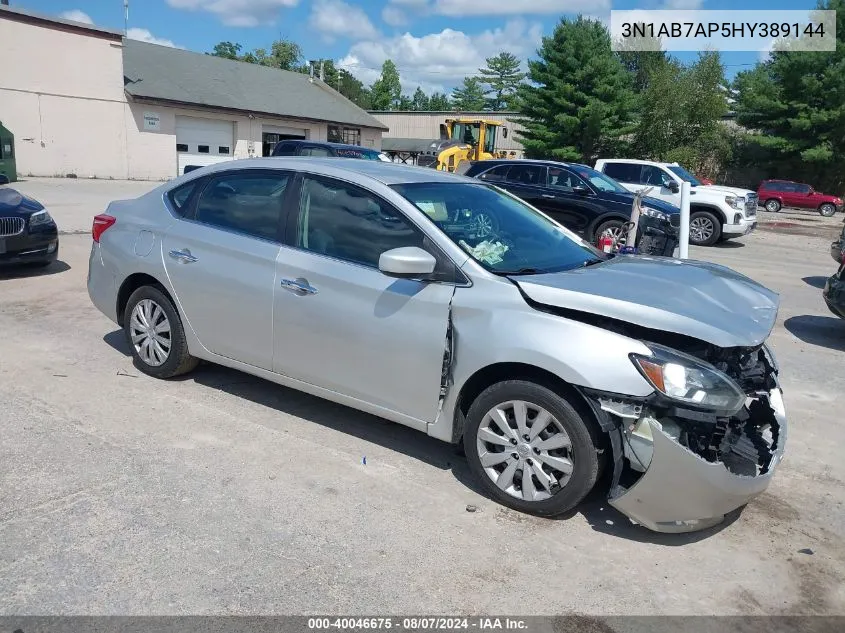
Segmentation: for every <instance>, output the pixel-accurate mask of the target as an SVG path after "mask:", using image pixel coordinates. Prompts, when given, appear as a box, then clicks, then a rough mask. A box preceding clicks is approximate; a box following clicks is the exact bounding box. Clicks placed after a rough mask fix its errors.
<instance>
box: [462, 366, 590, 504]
mask: <svg viewBox="0 0 845 633" xmlns="http://www.w3.org/2000/svg"><path fill="white" fill-rule="evenodd" d="M519 402H521V403H523V404H525V406H526V410H527V412H528V415H527V416H526V418H525V420H526V422H525V424H526V428H524V429H523V430H527V433H525V435H529V436H530V434H532V430H533V427H532V426H527V422H531V421H533V422H534V423H536V421H537V419H538V418H539V416H540V415H541V413H540V412H545V413H548V414H549V415H550V417H549V418H548V422H547V423H546V424H545V425H543V428H541V429H539V431H536V436H535V438H534V439H533V440H530V441H525V440H524V435H523V437H522V438H520V439H519V440H517V439H516V438H519V428H518V427H519V425H518V424H517V422H516V421H515V420H516V417H517V416H516V415H515V411H516V409H517V406H518V405H516V403H519ZM497 409H500V410H502V411H505V412H510V413H513V414H514V415H512V416H511V415H507V416H506V419H507V420H509V424H508V425H507V426H508V429H509V430H506V429H504V428H502V427H501V426H498V425H496V424H495V422H493V420H494V418H493V417H492V416H490V415H488V414H490V413H491V412H494V411H496V410H497ZM561 431H562V432H561ZM491 438H492V439H493V440H494V442H489V441H485V440H487V439H491ZM514 442H516V444H514ZM555 442H559V444H556V443H555ZM543 443H547V446H546V447H545V448H543V450H541V447H542V444H543ZM463 444H464V451H465V453H466V456H467V461H468V463H469V467H470V470H471V471H472V473H473V475H474V476H475V477H476V478H477V479H478V481H479V483H480V484H481V486H482V487H483V488H484V490H485V491H486V492H487V493H488V494H489V495H490V496H491V497H492V498H493V499H495V500H496V501H497V502H498V503H501V504H502V505H504V506H507V507H509V508H513V509H514V510H519V511H520V512H526V513H528V514H534V515H537V516H543V517H553V516H558V515H561V514H564V513H566V512H568V511H569V510H571V509H573V508H574V507H576V506H577V505H578V504H579V503H580V502H581V501H582V500H583V499H584V497H586V496H587V494H589V492H590V491H591V490H592V489H593V486H594V485H595V483H596V480H597V479H598V476H599V472H600V463H599V453H598V450H599V446H600V445H601V442H600V435H599V431H598V430H597V428H596V427H595V425H593V424H592V423H591V422H590V421H585V419H584V418H583V417H582V416H581V414H580V413H578V411H577V410H576V409H575V408H574V407H573V406H572V405H571V404H570V403H569V402H568V401H567V400H566V398H564V397H562V396H560V395H558V394H557V393H555V392H554V391H552V390H550V389H548V388H546V387H543V386H540V385H538V384H535V383H532V382H527V381H522V380H509V381H505V382H500V383H497V384H495V385H492V386H491V387H488V388H487V389H486V390H485V391H483V392H482V393H481V395H479V396H478V397H477V398H476V399H475V401H474V402H473V403H472V405H471V406H470V409H469V412H468V413H467V417H466V425H465V427H464V437H463ZM538 451H540V452H539V453H538ZM567 462H568V465H566V464H567ZM564 465H566V468H568V469H569V470H570V472H569V473H568V474H567V473H565V472H564V471H561V470H557V468H558V467H563V466H564ZM528 468H530V469H531V471H530V472H531V474H530V475H529V476H528V477H527V478H526V477H525V476H524V473H525V472H526V469H528ZM538 469H539V471H540V473H542V475H543V480H544V481H545V482H546V486H543V485H541V479H540V476H539V475H540V473H538V472H537V470H538ZM564 470H565V469H564ZM520 473H522V474H520ZM549 475H552V477H549ZM493 477H496V478H497V481H498V482H501V485H502V487H500V486H499V484H498V483H497V481H494V480H493ZM560 482H563V483H562V484H561V483H560ZM556 484H557V485H556ZM526 485H527V486H530V488H526Z"/></svg>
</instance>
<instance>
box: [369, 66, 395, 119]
mask: <svg viewBox="0 0 845 633" xmlns="http://www.w3.org/2000/svg"><path fill="white" fill-rule="evenodd" d="M370 93H371V94H372V108H373V110H393V109H395V108H396V107H397V106H398V105H399V100H400V98H401V96H402V84H401V83H400V81H399V71H398V70H397V69H396V64H394V63H393V61H392V60H390V59H388V60H386V61H385V62H384V64H382V66H381V77H379V78H378V79H377V80H376V81H375V83H373V85H372V87H371V88H370Z"/></svg>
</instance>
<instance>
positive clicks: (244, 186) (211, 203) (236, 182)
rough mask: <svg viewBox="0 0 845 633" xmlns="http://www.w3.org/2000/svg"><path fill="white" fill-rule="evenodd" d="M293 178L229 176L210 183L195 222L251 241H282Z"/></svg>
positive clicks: (271, 173) (283, 174)
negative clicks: (244, 236)
mask: <svg viewBox="0 0 845 633" xmlns="http://www.w3.org/2000/svg"><path fill="white" fill-rule="evenodd" d="M289 181H290V174H288V173H287V172H283V171H275V170H274V171H266V172H241V173H230V174H224V175H221V176H218V177H216V178H213V179H211V180H210V181H209V182H208V185H206V187H205V188H204V189H203V190H202V193H200V195H199V198H198V200H197V204H196V213H195V219H196V221H197V222H202V223H203V224H207V225H209V226H213V227H217V228H220V229H224V230H227V231H234V232H236V233H243V234H244V235H249V236H251V237H258V238H261V239H265V240H271V241H280V239H279V231H280V225H281V219H282V215H283V209H284V198H285V192H286V190H287V185H288V182H289Z"/></svg>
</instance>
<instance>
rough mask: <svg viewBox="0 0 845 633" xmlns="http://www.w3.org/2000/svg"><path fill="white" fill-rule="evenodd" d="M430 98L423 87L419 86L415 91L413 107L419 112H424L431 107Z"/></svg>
mask: <svg viewBox="0 0 845 633" xmlns="http://www.w3.org/2000/svg"><path fill="white" fill-rule="evenodd" d="M429 103H430V100H429V98H428V96H427V95H426V94H425V93H424V92H423V91H422V88H420V87H419V86H418V87H417V89H416V91H415V92H414V99H413V103H412V109H413V110H417V111H418V112H422V111H425V110H428V109H429Z"/></svg>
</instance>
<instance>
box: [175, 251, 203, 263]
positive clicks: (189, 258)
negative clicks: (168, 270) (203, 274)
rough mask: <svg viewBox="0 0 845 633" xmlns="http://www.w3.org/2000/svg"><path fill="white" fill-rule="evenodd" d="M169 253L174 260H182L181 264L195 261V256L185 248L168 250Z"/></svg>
mask: <svg viewBox="0 0 845 633" xmlns="http://www.w3.org/2000/svg"><path fill="white" fill-rule="evenodd" d="M169 255H170V256H171V257H172V258H173V259H175V260H176V261H179V262H182V263H183V264H193V263H194V262H195V261H197V258H196V257H194V256H193V255H191V251H189V250H188V249H187V248H186V249H183V250H181V251H170V253H169Z"/></svg>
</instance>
